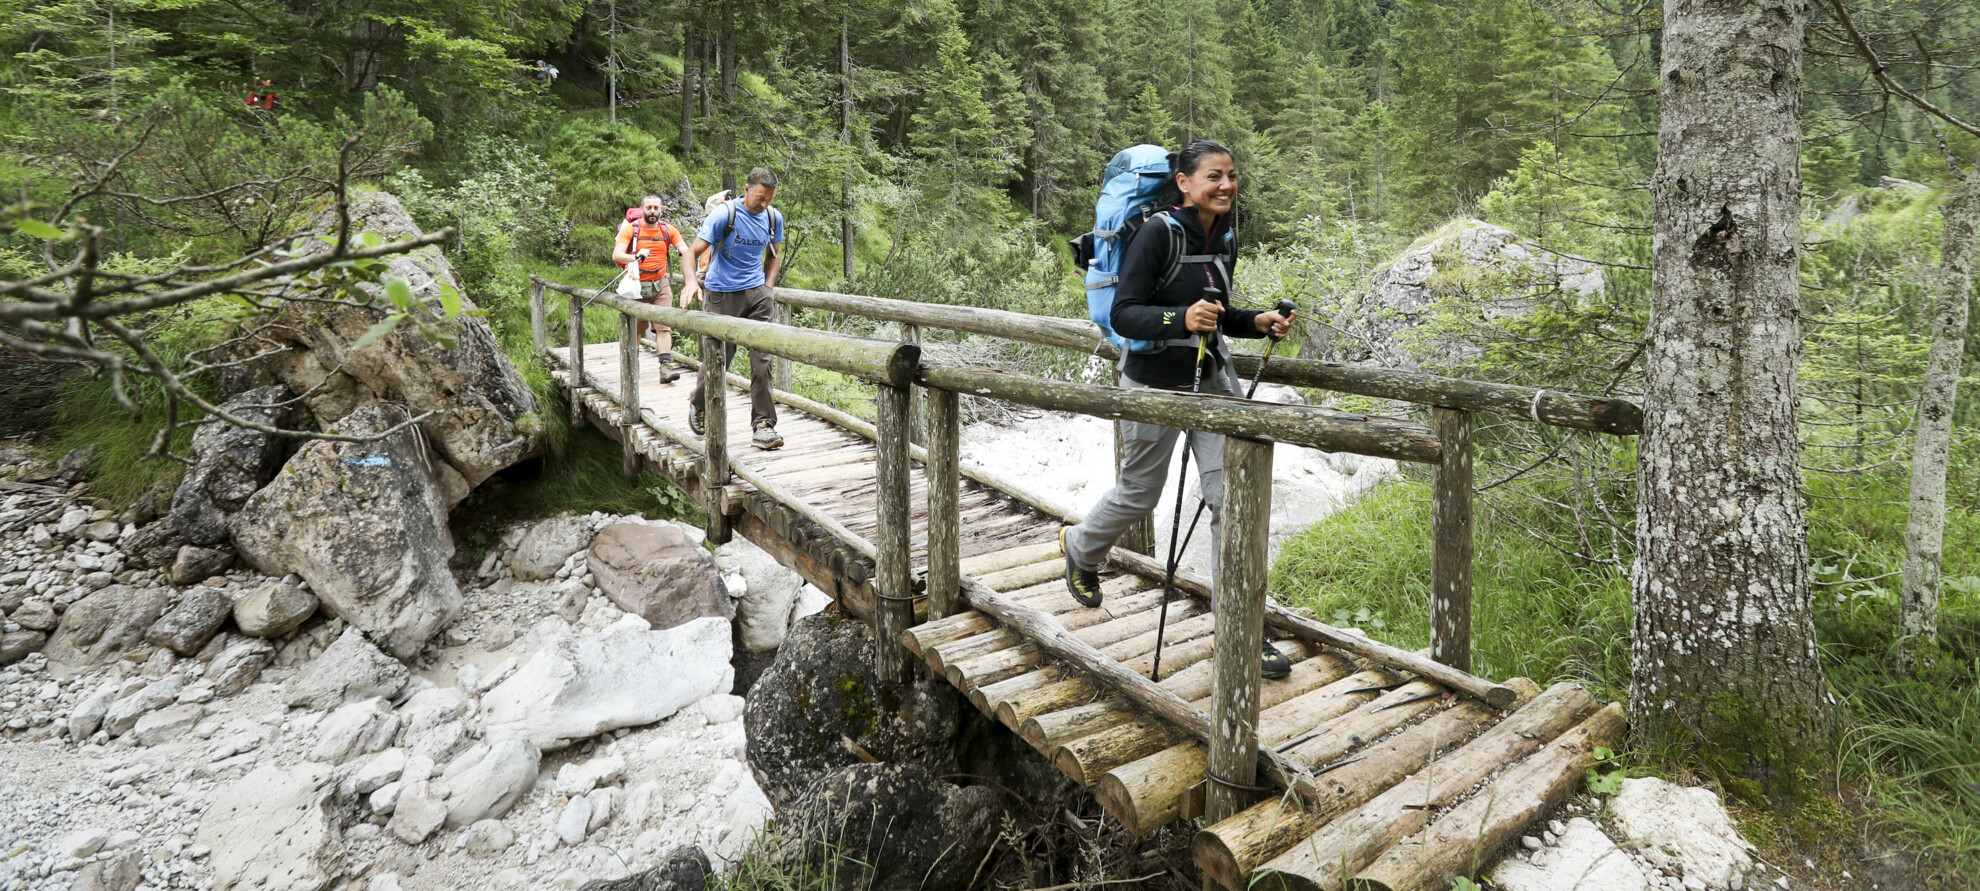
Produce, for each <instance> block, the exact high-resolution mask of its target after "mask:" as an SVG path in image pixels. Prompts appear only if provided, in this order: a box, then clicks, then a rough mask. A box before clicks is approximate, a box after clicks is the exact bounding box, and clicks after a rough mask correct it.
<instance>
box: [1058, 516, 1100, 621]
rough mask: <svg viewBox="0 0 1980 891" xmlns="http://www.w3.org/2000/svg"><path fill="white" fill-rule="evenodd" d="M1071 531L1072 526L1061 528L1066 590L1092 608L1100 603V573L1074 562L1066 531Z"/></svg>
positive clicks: (1060, 542) (1060, 537)
mask: <svg viewBox="0 0 1980 891" xmlns="http://www.w3.org/2000/svg"><path fill="white" fill-rule="evenodd" d="M1071 531H1072V527H1071V526H1062V527H1060V528H1059V551H1060V552H1061V553H1064V554H1065V555H1066V591H1067V592H1068V593H1070V594H1072V597H1073V600H1075V601H1077V602H1078V603H1079V605H1080V606H1083V607H1086V608H1088V609H1092V608H1093V607H1096V606H1099V605H1100V596H1101V595H1100V573H1098V572H1095V571H1093V570H1091V569H1081V568H1079V564H1077V563H1074V562H1073V558H1072V549H1071V548H1069V547H1066V533H1068V532H1071Z"/></svg>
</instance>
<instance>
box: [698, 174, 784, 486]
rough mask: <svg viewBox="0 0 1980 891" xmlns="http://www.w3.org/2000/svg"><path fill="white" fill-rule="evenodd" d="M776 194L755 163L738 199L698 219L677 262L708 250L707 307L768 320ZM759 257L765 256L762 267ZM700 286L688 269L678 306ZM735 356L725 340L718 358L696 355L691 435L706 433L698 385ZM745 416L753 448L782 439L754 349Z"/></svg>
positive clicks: (764, 366) (765, 369)
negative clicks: (698, 359)
mask: <svg viewBox="0 0 1980 891" xmlns="http://www.w3.org/2000/svg"><path fill="white" fill-rule="evenodd" d="M776 197H777V174H775V173H772V172H770V170H769V169H768V168H764V167H758V168H755V169H753V170H751V171H750V172H749V181H748V188H746V189H744V190H743V194H742V197H741V198H733V199H730V200H729V201H728V202H726V203H724V204H722V205H721V206H720V207H717V208H715V209H714V210H713V211H711V212H710V213H709V214H708V217H707V218H706V219H704V220H702V222H701V231H700V232H698V233H696V234H695V236H694V244H693V245H691V246H690V247H689V248H688V253H687V262H686V263H683V264H681V265H682V266H683V267H684V268H685V269H687V270H692V269H693V268H694V264H695V262H696V261H698V260H699V259H700V258H701V257H704V256H710V254H711V252H712V255H713V259H711V260H710V261H709V263H708V275H707V289H708V297H707V301H706V302H707V304H708V311H709V312H712V313H716V314H718V315H725V316H736V317H739V318H744V319H755V320H757V321H759V322H768V321H771V314H770V308H771V305H772V304H771V292H772V290H773V289H775V288H776V287H777V273H778V271H779V270H780V269H781V267H782V266H783V258H782V257H781V256H779V255H778V253H777V245H778V244H780V243H782V242H783V240H784V216H783V214H780V213H778V212H777V211H776V210H775V209H774V208H772V207H771V206H770V202H771V201H772V200H773V199H775V198H776ZM765 256H768V257H769V262H768V264H767V267H766V264H765V262H764V258H765ZM701 287H702V286H701V285H700V284H699V283H697V282H696V281H695V280H694V275H693V273H692V272H688V280H687V286H686V287H685V288H683V289H682V290H681V303H682V305H683V306H685V305H687V304H688V303H691V302H693V301H694V295H695V293H696V292H697V291H699V290H700V289H701ZM735 355H736V345H735V344H733V343H729V344H724V345H723V349H722V356H721V357H720V361H717V360H716V358H715V357H710V356H703V357H701V361H702V368H703V372H704V373H703V374H701V375H699V376H698V377H696V378H695V382H694V394H693V395H692V396H690V397H689V398H688V427H689V428H690V429H692V430H693V431H694V435H696V436H705V435H707V434H706V432H705V430H704V427H705V423H704V419H703V418H702V416H701V414H702V413H701V396H702V393H701V388H702V386H703V385H704V384H706V383H707V381H708V378H709V376H710V375H712V374H717V373H718V371H717V370H718V369H725V368H727V367H728V366H729V361H730V360H731V359H734V358H735ZM716 380H717V381H720V380H721V378H720V377H717V378H716ZM749 420H750V426H751V428H752V430H753V433H752V434H751V436H750V443H751V444H753V445H755V446H756V447H757V448H759V449H774V448H778V447H780V446H782V445H783V444H784V438H783V437H782V436H779V435H777V406H776V403H774V402H771V401H770V357H769V356H766V355H764V354H762V353H759V352H756V351H755V350H751V351H750V354H749Z"/></svg>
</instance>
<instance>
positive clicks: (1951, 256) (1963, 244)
mask: <svg viewBox="0 0 1980 891" xmlns="http://www.w3.org/2000/svg"><path fill="white" fill-rule="evenodd" d="M1940 213H1941V214H1943V215H1944V217H1945V236H1944V237H1943V238H1942V239H1941V240H1940V243H1939V270H1938V275H1937V281H1936V282H1935V284H1936V286H1937V287H1936V288H1935V290H1936V291H1937V294H1936V296H1937V303H1936V305H1935V306H1933V308H1932V309H1933V311H1932V352H1931V356H1930V358H1929V359H1927V360H1926V363H1925V386H1924V388H1923V392H1922V393H1920V395H1919V399H1918V439H1917V442H1916V444H1915V445H1914V446H1913V447H1912V453H1911V517H1910V520H1909V521H1908V522H1907V523H1906V524H1905V530H1904V586H1903V588H1902V593H1901V594H1900V596H1899V601H1898V633H1899V634H1901V635H1903V636H1905V637H1917V638H1926V639H1929V638H1932V637H1934V636H1935V635H1937V634H1938V630H1939V558H1940V556H1941V552H1940V548H1941V545H1942V544H1943V543H1944V540H1945V532H1946V462H1947V461H1948V460H1950V458H1951V455H1952V423H1953V403H1954V402H1955V400H1956V399H1957V397H1958V395H1959V366H1960V361H1961V359H1963V358H1964V356H1965V353H1966V317H1967V301H1968V300H1970V299H1971V297H1972V292H1973V246H1974V245H1973V243H1974V229H1975V227H1976V225H1980V172H1975V173H1970V174H1968V175H1967V176H1966V178H1965V180H1964V181H1962V182H1960V183H1959V184H1958V185H1957V186H1955V187H1954V188H1953V191H1952V194H1950V195H1948V196H1946V203H1945V206H1944V207H1942V208H1940ZM1911 652H1912V651H1910V650H1906V651H1905V653H1906V654H1907V655H1906V657H1905V658H1906V659H1907V660H1909V659H1910V655H1909V654H1910V653H1911Z"/></svg>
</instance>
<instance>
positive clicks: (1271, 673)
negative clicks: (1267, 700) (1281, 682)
mask: <svg viewBox="0 0 1980 891" xmlns="http://www.w3.org/2000/svg"><path fill="white" fill-rule="evenodd" d="M1258 673H1259V674H1260V675H1262V676H1263V677H1264V678H1265V679H1266V680H1273V681H1276V680H1278V679H1279V678H1282V677H1285V676H1286V675H1289V674H1292V660H1291V659H1287V658H1286V654H1284V653H1281V652H1279V648H1278V647H1275V646H1272V642H1271V641H1269V640H1268V641H1266V642H1265V648H1264V652H1263V653H1261V654H1260V660H1259V665H1258Z"/></svg>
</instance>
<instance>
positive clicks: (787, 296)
mask: <svg viewBox="0 0 1980 891" xmlns="http://www.w3.org/2000/svg"><path fill="white" fill-rule="evenodd" d="M775 296H776V300H777V302H779V303H783V304H786V305H789V306H800V307H805V308H807V309H820V310H825V311H828V312H842V313H847V314H850V315H857V316H864V317H866V318H869V319H875V320H877V321H883V322H898V323H900V324H904V325H919V326H924V327H932V328H944V329H947V330H950V331H960V332H963V333H967V334H981V335H986V336H989V337H999V338H1003V339H1005V340H1015V341H1019V342H1022V343H1030V344H1036V345H1039V346H1049V347H1057V348H1060V349H1064V350H1071V351H1073V352H1079V353H1088V354H1091V355H1095V356H1099V357H1101V358H1104V359H1109V360H1115V359H1118V358H1119V357H1120V353H1119V352H1117V351H1116V350H1115V349H1114V348H1113V346H1112V345H1111V344H1109V343H1107V341H1106V340H1105V339H1104V338H1102V337H1101V336H1100V326H1098V325H1095V324H1093V323H1092V322H1089V321H1086V320H1084V319H1061V318H1054V317H1051V316H1036V315H1031V314H1029V313H1021V312H1011V311H1009V310H1003V309H983V308H980V307H974V306H953V305H950V304H943V303H917V302H915V301H912V300H895V299H891V298H887V297H868V296H864V295H859V294H840V293H836V292H832V291H808V290H804V289H801V288H777V289H776V290H775ZM1259 361H1260V357H1258V356H1253V355H1246V354H1243V353H1239V354H1237V355H1234V356H1232V364H1233V365H1234V366H1236V369H1237V371H1238V373H1239V374H1241V375H1243V376H1245V377H1246V378H1249V377H1250V376H1251V375H1252V374H1253V373H1255V372H1256V371H1257V370H1258V363H1259ZM1262 379H1263V380H1265V381H1268V382H1270V383H1275V384H1287V385H1290V386H1295V387H1309V388H1313V389H1319V390H1333V391H1336V392H1340V393H1348V394H1351V395H1355V396H1368V397H1371V398H1375V399H1392V400H1395V401H1398V402H1410V403H1415V404H1419V405H1434V406H1441V407H1444V408H1455V409H1462V410H1465V411H1482V412H1488V413H1490V414H1494V415H1499V416H1502V417H1506V418H1510V419H1513V420H1520V421H1533V422H1535V423H1540V424H1548V425H1551V426H1555V427H1569V428H1573V429H1577V430H1592V431H1595V432H1597V433H1610V434H1614V435H1618V436H1633V435H1636V434H1638V433H1641V432H1642V430H1643V409H1642V408H1640V407H1639V406H1637V405H1636V404H1635V403H1632V402H1630V401H1628V400H1626V399H1619V398H1616V397H1613V396H1583V395H1578V394H1574V393H1567V392H1563V391H1560V390H1548V389H1544V388H1540V387H1527V386H1520V385H1517V384H1501V383H1494V382H1490V381H1475V380H1468V379H1465V378H1455V377H1445V376H1443V375H1437V374H1428V373H1425V372H1421V371H1404V370H1401V369H1395V368H1370V367H1365V366H1359V365H1343V364H1340V363H1336V362H1322V361H1319V360H1316V359H1298V358H1293V357H1290V356H1275V357H1273V359H1272V361H1271V362H1270V363H1269V364H1267V365H1266V366H1265V374H1264V376H1263V378H1262Z"/></svg>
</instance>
